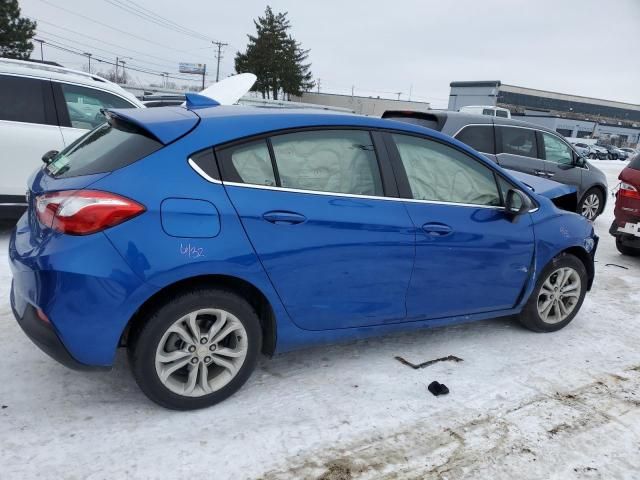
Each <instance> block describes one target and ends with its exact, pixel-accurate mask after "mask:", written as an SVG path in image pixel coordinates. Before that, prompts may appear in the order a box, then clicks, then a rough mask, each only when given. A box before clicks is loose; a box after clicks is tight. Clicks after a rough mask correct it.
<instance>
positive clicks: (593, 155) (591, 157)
mask: <svg viewBox="0 0 640 480" xmlns="http://www.w3.org/2000/svg"><path fill="white" fill-rule="evenodd" d="M589 158H590V159H591V160H595V159H596V158H598V155H596V154H595V153H590V154H589Z"/></svg>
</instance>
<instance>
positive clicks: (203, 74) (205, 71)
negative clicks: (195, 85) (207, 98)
mask: <svg viewBox="0 0 640 480" xmlns="http://www.w3.org/2000/svg"><path fill="white" fill-rule="evenodd" d="M218 71H220V59H218ZM206 74H207V64H206V63H205V64H204V68H203V69H202V90H204V77H205V75H206ZM217 81H218V73H216V82H217Z"/></svg>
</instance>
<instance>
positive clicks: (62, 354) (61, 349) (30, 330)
mask: <svg viewBox="0 0 640 480" xmlns="http://www.w3.org/2000/svg"><path fill="white" fill-rule="evenodd" d="M11 310H12V311H13V315H14V316H15V317H16V320H17V322H18V325H20V328H22V330H23V331H24V333H25V334H26V335H27V337H29V339H30V340H31V341H32V342H33V343H35V344H36V345H37V346H38V348H40V350H42V351H43V352H44V353H46V354H47V355H49V356H50V357H51V358H53V359H54V360H57V361H58V362H60V363H61V364H62V365H64V366H65V367H68V368H71V369H73V370H108V369H109V367H102V366H92V365H85V364H84V363H80V362H79V361H77V360H76V359H75V358H73V357H72V356H71V354H70V353H69V351H68V350H67V349H66V347H65V346H64V344H63V343H62V341H61V340H60V337H58V335H57V334H56V332H55V331H54V329H53V327H52V326H51V324H50V323H46V322H44V321H43V320H41V319H40V318H39V317H38V315H37V313H36V309H35V307H34V306H32V305H27V306H26V307H25V309H24V314H23V315H22V316H20V315H19V314H18V311H17V310H16V307H15V299H14V292H13V285H12V286H11Z"/></svg>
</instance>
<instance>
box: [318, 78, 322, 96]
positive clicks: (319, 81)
mask: <svg viewBox="0 0 640 480" xmlns="http://www.w3.org/2000/svg"><path fill="white" fill-rule="evenodd" d="M321 83H322V79H321V78H318V93H320V84H321Z"/></svg>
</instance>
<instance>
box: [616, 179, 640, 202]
mask: <svg viewBox="0 0 640 480" xmlns="http://www.w3.org/2000/svg"><path fill="white" fill-rule="evenodd" d="M619 192H620V195H622V196H623V197H627V198H635V199H637V200H640V192H639V191H638V189H637V188H636V187H634V186H633V185H631V184H629V183H626V182H620V190H619Z"/></svg>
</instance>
